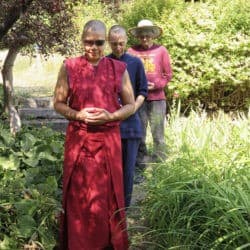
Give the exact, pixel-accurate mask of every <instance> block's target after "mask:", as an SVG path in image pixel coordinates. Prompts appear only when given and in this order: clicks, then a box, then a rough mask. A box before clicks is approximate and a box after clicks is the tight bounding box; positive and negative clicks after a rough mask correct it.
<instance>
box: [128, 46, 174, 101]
mask: <svg viewBox="0 0 250 250" xmlns="http://www.w3.org/2000/svg"><path fill="white" fill-rule="evenodd" d="M128 52H129V53H130V54H132V55H135V56H138V57H139V58H140V59H141V60H142V62H143V65H144V68H145V72H146V76H147V80H148V81H149V82H153V83H154V84H155V88H154V89H153V90H148V97H147V100H148V101H154V100H164V99H166V97H165V92H164V88H165V86H166V85H167V84H168V83H169V81H170V80H171V78H172V68H171V63H170V56H169V53H168V51H167V49H166V48H165V47H164V46H160V45H153V46H152V47H150V48H149V49H144V48H142V47H141V46H139V45H136V46H134V47H132V48H129V49H128Z"/></svg>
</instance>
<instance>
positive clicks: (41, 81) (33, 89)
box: [0, 51, 64, 97]
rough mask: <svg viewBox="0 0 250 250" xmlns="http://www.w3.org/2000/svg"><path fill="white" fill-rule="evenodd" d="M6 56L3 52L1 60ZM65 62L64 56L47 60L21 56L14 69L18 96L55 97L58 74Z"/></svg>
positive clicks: (14, 83)
mask: <svg viewBox="0 0 250 250" xmlns="http://www.w3.org/2000/svg"><path fill="white" fill-rule="evenodd" d="M5 56H6V51H1V54H0V60H1V63H3V60H4V58H5ZM63 60H64V57H63V56H60V55H51V56H49V57H48V58H47V59H45V58H43V57H42V56H41V55H39V54H38V55H37V56H36V57H31V56H24V55H21V54H19V55H18V56H17V58H16V61H15V64H14V67H13V78H14V82H13V86H14V91H15V95H16V96H20V95H21V96H36V97H40V96H51V95H53V91H54V87H55V83H56V79H57V74H58V71H59V68H60V66H61V64H62V62H63Z"/></svg>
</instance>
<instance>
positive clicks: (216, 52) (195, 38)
mask: <svg viewBox="0 0 250 250" xmlns="http://www.w3.org/2000/svg"><path fill="white" fill-rule="evenodd" d="M119 18H120V22H121V23H123V25H124V26H125V27H127V28H130V27H133V26H136V25H137V23H138V21H139V20H140V19H143V18H148V19H151V20H153V21H154V22H155V23H156V24H157V25H159V26H160V27H162V28H163V31H164V32H163V36H162V37H161V39H159V42H160V43H161V44H163V45H165V46H166V47H167V49H168V50H169V52H170V55H171V57H172V64H173V69H174V74H173V79H172V81H171V82H170V84H169V87H168V89H167V90H166V92H167V96H168V100H169V103H170V104H171V103H172V99H173V96H178V97H179V98H180V99H181V101H182V111H184V110H186V109H189V108H190V107H197V106H201V107H202V108H205V109H206V110H207V111H210V110H212V111H214V110H218V109H223V110H225V111H231V110H239V109H241V110H248V107H249V103H250V101H249V96H250V84H249V70H248V69H249V67H250V60H249V58H250V57H249V55H250V50H249V48H250V40H249V30H250V2H249V1H244V0H229V1H225V0H215V1H198V2H197V1H195V2H193V3H190V2H188V3H187V2H185V1H182V0H176V1H171V0H159V1H153V0H138V1H132V2H129V3H128V4H126V5H125V6H124V9H123V12H122V15H120V16H119ZM134 42H136V41H135V40H132V39H131V43H134Z"/></svg>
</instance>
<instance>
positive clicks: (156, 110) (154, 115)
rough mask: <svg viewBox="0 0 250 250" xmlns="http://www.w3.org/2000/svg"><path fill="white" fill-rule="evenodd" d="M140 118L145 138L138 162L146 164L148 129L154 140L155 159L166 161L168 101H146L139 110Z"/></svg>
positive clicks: (140, 148) (141, 145) (143, 137)
mask: <svg viewBox="0 0 250 250" xmlns="http://www.w3.org/2000/svg"><path fill="white" fill-rule="evenodd" d="M139 116H140V119H141V122H142V131H143V136H142V139H141V143H140V146H139V151H138V157H137V162H138V163H142V162H144V160H143V158H144V156H145V155H148V151H147V146H146V133H147V127H148V125H149V126H150V131H151V134H152V138H153V157H154V158H155V159H164V158H165V157H166V142H165V136H164V131H165V119H166V100H159V101H145V102H144V103H143V105H142V106H141V108H140V109H139Z"/></svg>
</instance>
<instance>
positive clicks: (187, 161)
mask: <svg viewBox="0 0 250 250" xmlns="http://www.w3.org/2000/svg"><path fill="white" fill-rule="evenodd" d="M166 135H167V138H168V139H167V143H168V156H169V157H168V159H167V161H166V162H164V163H162V164H151V168H150V169H149V170H147V173H146V176H147V178H148V179H147V182H146V184H145V189H146V190H147V194H146V199H145V201H144V202H143V204H142V210H143V215H144V217H145V221H146V225H147V226H148V230H147V237H148V238H150V236H151V238H150V239H151V241H152V242H154V244H152V245H153V246H155V247H153V248H152V249H247V248H249V247H250V141H249V138H250V116H249V115H248V116H245V115H240V114H238V116H236V117H234V118H232V117H230V116H228V115H226V114H225V113H222V112H221V113H219V114H218V115H217V116H216V117H213V119H212V118H211V117H207V115H206V113H201V114H199V113H195V112H193V113H192V114H191V115H190V116H189V117H188V118H184V117H181V116H172V117H170V119H169V122H168V126H167V129H166Z"/></svg>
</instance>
